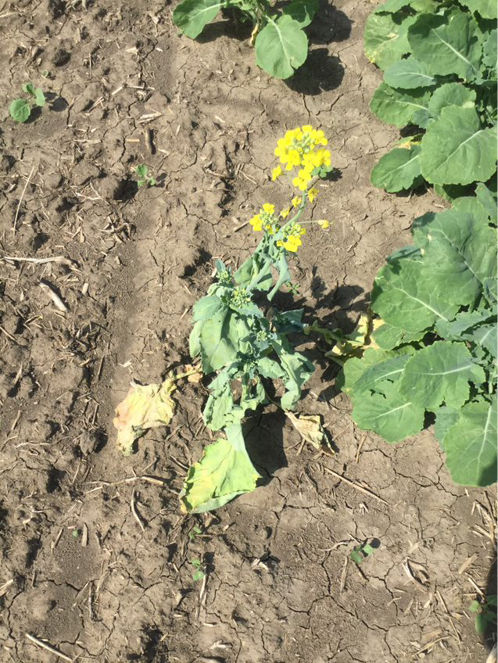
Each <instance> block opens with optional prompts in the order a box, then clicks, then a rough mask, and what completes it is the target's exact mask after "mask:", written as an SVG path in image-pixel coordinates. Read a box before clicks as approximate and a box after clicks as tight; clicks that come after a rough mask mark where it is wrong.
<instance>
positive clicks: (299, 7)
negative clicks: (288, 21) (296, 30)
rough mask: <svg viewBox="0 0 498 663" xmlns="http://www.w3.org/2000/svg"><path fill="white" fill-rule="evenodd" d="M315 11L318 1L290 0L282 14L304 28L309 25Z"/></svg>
mask: <svg viewBox="0 0 498 663" xmlns="http://www.w3.org/2000/svg"><path fill="white" fill-rule="evenodd" d="M317 11H318V0H292V2H291V3H290V4H289V5H287V6H285V7H283V9H282V12H283V13H284V14H287V15H288V16H290V17H291V18H293V19H294V20H295V21H296V23H299V26H300V27H301V28H305V27H306V26H307V25H309V24H310V23H311V21H312V20H313V18H314V16H315V14H316V12H317Z"/></svg>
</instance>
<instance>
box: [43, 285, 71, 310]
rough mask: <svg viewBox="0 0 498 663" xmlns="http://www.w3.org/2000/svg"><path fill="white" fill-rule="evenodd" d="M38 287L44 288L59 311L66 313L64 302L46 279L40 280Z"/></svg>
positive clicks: (66, 308)
mask: <svg viewBox="0 0 498 663" xmlns="http://www.w3.org/2000/svg"><path fill="white" fill-rule="evenodd" d="M40 288H42V289H43V290H45V292H46V293H47V294H48V296H49V297H50V299H51V300H52V301H53V303H54V305H55V307H56V308H58V309H59V311H63V313H68V311H69V309H68V307H67V306H66V305H65V304H64V302H63V301H62V299H61V298H60V297H59V295H58V294H57V293H56V292H55V290H54V287H53V286H52V285H50V284H49V283H48V282H47V281H40Z"/></svg>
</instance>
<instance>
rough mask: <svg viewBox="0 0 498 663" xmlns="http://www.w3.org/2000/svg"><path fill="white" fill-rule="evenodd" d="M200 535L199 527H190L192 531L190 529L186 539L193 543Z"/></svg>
mask: <svg viewBox="0 0 498 663" xmlns="http://www.w3.org/2000/svg"><path fill="white" fill-rule="evenodd" d="M201 534H202V530H201V528H200V527H197V525H195V527H192V529H191V530H190V532H189V533H188V538H189V539H190V540H191V541H195V539H196V537H197V536H200V535H201Z"/></svg>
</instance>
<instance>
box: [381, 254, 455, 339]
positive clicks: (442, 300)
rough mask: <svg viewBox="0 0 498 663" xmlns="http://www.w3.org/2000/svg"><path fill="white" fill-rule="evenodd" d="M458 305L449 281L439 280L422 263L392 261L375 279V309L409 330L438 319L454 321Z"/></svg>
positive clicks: (385, 317) (390, 321) (420, 329)
mask: <svg viewBox="0 0 498 663" xmlns="http://www.w3.org/2000/svg"><path fill="white" fill-rule="evenodd" d="M458 308H459V306H458V304H454V303H451V302H448V297H447V287H446V284H445V283H438V282H437V281H435V280H434V275H433V274H432V272H431V271H430V270H428V269H427V268H426V267H425V266H424V265H423V264H422V263H421V262H418V261H415V260H408V259H401V260H397V261H393V262H390V263H388V264H387V265H386V266H385V267H383V268H382V269H381V270H380V272H379V273H378V275H377V278H376V279H375V286H374V289H373V292H372V310H373V311H375V313H377V314H378V315H379V316H380V317H381V318H382V319H383V320H384V321H385V322H387V323H388V324H391V325H393V326H394V327H398V328H399V329H403V330H405V331H407V332H418V331H423V330H425V329H428V328H429V327H432V325H433V324H434V322H435V321H436V320H452V319H453V318H454V317H455V314H456V312H457V310H458Z"/></svg>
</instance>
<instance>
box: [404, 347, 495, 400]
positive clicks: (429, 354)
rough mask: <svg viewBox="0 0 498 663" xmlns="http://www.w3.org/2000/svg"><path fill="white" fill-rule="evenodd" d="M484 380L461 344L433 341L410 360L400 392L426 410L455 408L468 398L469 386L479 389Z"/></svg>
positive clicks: (480, 370) (480, 369) (479, 369)
mask: <svg viewBox="0 0 498 663" xmlns="http://www.w3.org/2000/svg"><path fill="white" fill-rule="evenodd" d="M485 379H486V376H485V374H484V371H483V369H482V368H481V367H480V366H478V365H477V364H476V363H475V362H474V358H473V357H472V355H471V354H470V352H469V350H468V349H467V347H466V345H465V343H458V342H450V341H436V342H435V343H433V344H432V345H430V346H429V347H427V348H423V349H422V350H419V351H418V352H416V353H415V354H414V355H413V357H411V358H410V360H409V361H408V363H407V364H406V366H405V370H404V375H403V378H402V380H401V392H402V393H403V395H404V397H405V398H407V399H410V400H411V401H412V402H414V403H416V404H417V405H420V406H421V407H425V408H427V409H429V410H435V409H437V408H438V407H439V406H440V405H441V404H442V403H443V402H444V403H445V404H446V405H448V406H449V407H453V408H459V407H461V406H462V405H463V404H464V403H465V401H467V400H468V398H469V395H470V385H469V382H473V383H474V384H476V385H479V384H481V383H483V382H484V381H485Z"/></svg>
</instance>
